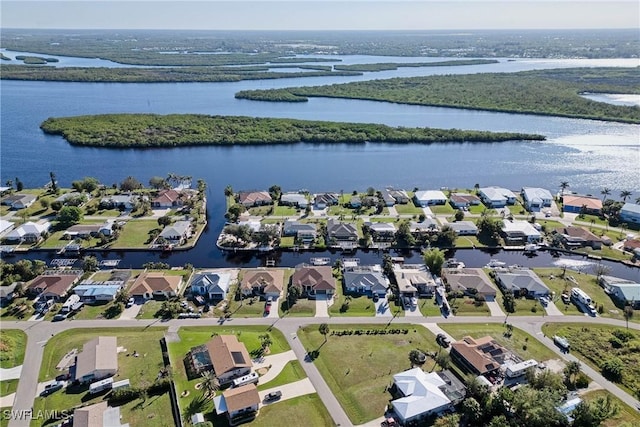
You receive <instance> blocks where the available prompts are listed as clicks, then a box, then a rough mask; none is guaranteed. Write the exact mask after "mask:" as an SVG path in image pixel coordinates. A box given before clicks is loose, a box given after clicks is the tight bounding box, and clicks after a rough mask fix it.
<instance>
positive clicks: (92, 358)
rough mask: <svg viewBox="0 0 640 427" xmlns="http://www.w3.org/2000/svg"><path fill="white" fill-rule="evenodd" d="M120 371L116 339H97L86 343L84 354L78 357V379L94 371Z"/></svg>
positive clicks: (83, 349)
mask: <svg viewBox="0 0 640 427" xmlns="http://www.w3.org/2000/svg"><path fill="white" fill-rule="evenodd" d="M97 370H100V371H113V372H114V373H115V372H116V371H117V370H118V339H117V338H116V337H102V336H100V337H95V338H94V339H92V340H90V341H88V342H86V343H85V344H84V346H83V347H82V352H81V353H80V354H78V356H77V357H76V379H81V378H82V377H84V376H86V375H89V374H91V373H92V372H94V371H97Z"/></svg>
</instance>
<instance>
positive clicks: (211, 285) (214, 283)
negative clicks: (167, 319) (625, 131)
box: [191, 271, 231, 300]
mask: <svg viewBox="0 0 640 427" xmlns="http://www.w3.org/2000/svg"><path fill="white" fill-rule="evenodd" d="M230 284H231V273H229V272H226V271H221V272H215V271H199V272H197V273H195V274H194V275H193V279H192V280H191V293H192V294H194V295H201V296H203V297H205V298H208V299H210V300H223V299H225V298H226V297H227V293H228V292H229V286H230Z"/></svg>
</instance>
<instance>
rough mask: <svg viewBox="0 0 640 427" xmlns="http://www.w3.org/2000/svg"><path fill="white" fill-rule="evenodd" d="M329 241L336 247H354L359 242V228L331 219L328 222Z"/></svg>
mask: <svg viewBox="0 0 640 427" xmlns="http://www.w3.org/2000/svg"><path fill="white" fill-rule="evenodd" d="M327 240H328V241H329V244H331V243H332V242H334V245H335V246H341V247H354V246H356V245H357V242H358V228H357V226H356V225H355V224H352V223H349V222H341V221H338V220H335V219H330V220H329V221H327Z"/></svg>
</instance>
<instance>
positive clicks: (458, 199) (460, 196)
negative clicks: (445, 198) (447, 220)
mask: <svg viewBox="0 0 640 427" xmlns="http://www.w3.org/2000/svg"><path fill="white" fill-rule="evenodd" d="M449 203H450V204H451V206H453V207H454V208H456V209H468V208H470V207H471V206H477V205H479V204H480V198H479V197H478V196H476V195H475V194H467V193H453V194H451V196H449Z"/></svg>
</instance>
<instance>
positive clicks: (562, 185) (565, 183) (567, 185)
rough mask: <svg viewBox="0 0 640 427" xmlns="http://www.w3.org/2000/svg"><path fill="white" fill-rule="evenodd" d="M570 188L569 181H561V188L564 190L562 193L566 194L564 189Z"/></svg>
mask: <svg viewBox="0 0 640 427" xmlns="http://www.w3.org/2000/svg"><path fill="white" fill-rule="evenodd" d="M567 188H569V181H562V182H561V183H560V190H562V192H561V193H560V194H562V195H563V196H564V191H565V190H566V189H567Z"/></svg>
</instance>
